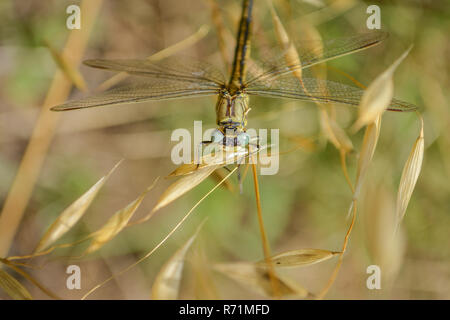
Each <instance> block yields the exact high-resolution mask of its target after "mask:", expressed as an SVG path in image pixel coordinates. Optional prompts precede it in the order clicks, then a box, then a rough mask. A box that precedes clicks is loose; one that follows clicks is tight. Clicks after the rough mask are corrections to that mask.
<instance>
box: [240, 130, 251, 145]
mask: <svg viewBox="0 0 450 320" xmlns="http://www.w3.org/2000/svg"><path fill="white" fill-rule="evenodd" d="M249 142H250V136H249V134H248V133H245V132H243V133H240V134H239V135H238V136H237V144H238V146H246V145H248V144H249Z"/></svg>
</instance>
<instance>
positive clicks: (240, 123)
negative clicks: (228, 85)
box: [216, 90, 249, 132]
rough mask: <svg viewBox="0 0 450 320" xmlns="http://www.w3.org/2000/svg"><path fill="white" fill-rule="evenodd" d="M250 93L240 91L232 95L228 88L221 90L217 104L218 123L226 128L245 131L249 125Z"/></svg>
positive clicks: (221, 127)
mask: <svg viewBox="0 0 450 320" xmlns="http://www.w3.org/2000/svg"><path fill="white" fill-rule="evenodd" d="M248 111H249V107H248V95H247V94H246V93H243V92H242V91H238V92H236V93H235V94H233V95H231V94H230V93H229V92H228V91H227V90H223V91H221V93H220V95H219V99H218V101H217V105H216V116H217V125H218V126H219V128H220V129H221V130H222V132H225V131H226V130H234V131H238V132H240V131H245V127H246V125H247V113H248Z"/></svg>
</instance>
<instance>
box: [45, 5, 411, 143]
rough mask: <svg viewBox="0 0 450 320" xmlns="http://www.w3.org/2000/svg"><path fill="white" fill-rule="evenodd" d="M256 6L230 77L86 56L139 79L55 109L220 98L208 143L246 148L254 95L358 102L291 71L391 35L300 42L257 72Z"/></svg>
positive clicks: (245, 19)
mask: <svg viewBox="0 0 450 320" xmlns="http://www.w3.org/2000/svg"><path fill="white" fill-rule="evenodd" d="M252 7H253V0H244V1H243V7H242V14H241V19H240V22H239V28H238V34H237V43H236V47H235V52H234V61H233V64H232V68H231V69H232V70H231V75H230V77H229V80H228V81H227V80H226V77H225V76H224V74H223V73H222V71H221V70H220V69H219V68H217V67H215V66H214V65H212V64H208V63H207V62H203V61H182V60H180V59H179V58H167V59H164V60H162V61H159V62H151V61H149V60H146V59H120V60H104V59H95V60H86V61H84V63H85V64H86V65H88V66H90V67H94V68H99V69H106V70H111V71H116V72H126V73H128V74H130V75H133V76H136V77H137V78H139V79H140V81H137V82H133V83H131V84H127V85H122V86H119V87H117V88H114V89H112V90H109V91H106V92H104V93H100V94H97V95H93V96H90V97H87V98H84V99H81V100H75V101H69V102H66V103H64V104H62V105H58V106H55V107H53V108H52V110H54V111H66V110H73V109H84V108H91V107H100V106H111V105H118V104H129V103H137V102H144V101H149V100H168V99H176V98H187V97H200V96H217V103H216V107H215V111H216V122H217V129H216V130H214V132H213V133H212V135H211V141H209V142H212V143H216V144H221V145H223V146H246V145H248V144H249V141H250V139H251V138H250V136H249V134H248V133H247V132H246V131H247V117H248V113H249V111H250V107H249V97H250V96H262V97H269V98H288V99H294V100H304V101H315V102H321V103H341V104H345V105H351V106H358V105H359V102H360V100H361V97H362V95H363V93H364V90H362V89H360V88H357V87H353V86H349V85H345V84H342V83H339V82H333V81H330V80H324V79H318V78H314V77H307V76H303V77H302V81H299V79H298V78H296V77H294V76H293V75H292V73H293V72H294V71H296V70H299V69H301V70H302V72H303V70H307V69H308V68H310V67H311V66H314V65H316V64H319V63H322V62H325V61H328V60H331V59H335V58H337V57H341V56H344V55H348V54H351V53H354V52H357V51H361V50H364V49H367V48H369V47H372V46H375V45H377V44H379V43H380V42H381V41H383V40H384V39H385V38H386V37H387V33H385V32H382V31H377V32H370V33H364V34H358V35H355V36H351V37H347V38H341V39H340V38H339V39H330V40H327V41H323V42H320V46H319V45H318V46H317V47H316V48H314V47H312V46H311V45H310V44H309V45H307V46H306V45H305V46H301V45H299V46H297V50H298V53H299V57H300V59H299V62H298V63H296V64H289V62H287V61H286V60H285V59H284V58H283V57H279V58H275V59H274V60H273V61H270V62H269V63H266V64H264V66H263V67H262V68H259V69H258V70H257V72H250V71H249V67H248V66H249V59H250V38H251V26H252ZM319 47H320V48H319ZM250 69H251V68H250ZM304 74H305V75H307V74H308V73H304ZM416 108H417V107H416V106H414V105H413V104H410V103H407V102H403V101H400V100H397V99H393V100H392V102H391V103H390V105H389V106H388V109H387V110H390V111H413V110H416Z"/></svg>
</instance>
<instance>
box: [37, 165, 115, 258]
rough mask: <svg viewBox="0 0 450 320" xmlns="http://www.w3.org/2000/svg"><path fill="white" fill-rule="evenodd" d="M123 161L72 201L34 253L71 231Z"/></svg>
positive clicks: (46, 233)
mask: <svg viewBox="0 0 450 320" xmlns="http://www.w3.org/2000/svg"><path fill="white" fill-rule="evenodd" d="M121 162H122V161H120V162H119V163H117V164H116V165H115V166H114V168H112V169H111V171H110V172H109V173H108V174H107V175H106V176H104V177H102V178H101V179H100V180H99V181H98V182H97V183H96V184H94V185H93V186H92V187H91V188H90V189H89V190H88V191H86V192H85V193H84V194H83V195H82V196H81V197H80V198H78V200H76V201H75V202H74V203H72V204H71V205H70V206H69V207H68V208H66V209H65V210H64V211H63V212H62V213H61V214H60V215H59V217H58V218H57V219H56V220H55V221H54V222H53V223H52V225H51V226H50V227H49V228H48V230H47V231H46V232H45V234H44V236H43V237H42V238H41V240H40V241H39V244H38V245H37V247H36V250H35V251H34V253H38V252H40V251H42V250H45V249H46V248H48V247H49V246H50V245H51V244H52V243H54V242H55V241H56V240H58V239H59V238H60V237H61V236H63V235H64V234H65V233H66V232H67V231H69V230H70V229H71V228H72V227H73V226H74V225H75V224H76V223H77V222H78V220H80V218H81V217H82V216H83V215H84V213H85V212H86V210H87V209H88V208H89V206H90V204H91V203H92V201H93V200H94V199H95V197H96V196H97V194H98V192H99V191H100V189H101V188H102V187H103V185H104V184H105V182H106V180H107V179H108V178H109V176H110V175H111V174H112V173H113V172H114V170H115V169H116V168H117V167H118V166H119V164H120V163H121Z"/></svg>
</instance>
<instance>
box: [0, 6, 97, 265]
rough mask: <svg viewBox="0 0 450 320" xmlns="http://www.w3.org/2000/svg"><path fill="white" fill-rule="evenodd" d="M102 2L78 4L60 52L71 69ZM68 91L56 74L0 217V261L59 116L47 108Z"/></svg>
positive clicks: (60, 74)
mask: <svg viewBox="0 0 450 320" xmlns="http://www.w3.org/2000/svg"><path fill="white" fill-rule="evenodd" d="M102 1H103V0H89V1H88V0H85V1H83V2H82V3H81V12H82V13H83V14H82V19H83V20H82V24H81V30H74V31H72V32H71V33H70V35H69V38H68V40H67V43H66V45H65V47H64V51H63V56H64V57H67V61H68V62H70V63H71V64H72V65H73V66H78V64H79V63H80V62H81V59H82V56H83V53H84V51H85V48H86V45H87V42H88V38H89V34H90V33H91V30H92V26H93V24H94V21H95V18H96V16H97V14H98V12H99V9H100V6H101V4H102ZM71 88H72V83H71V81H70V80H69V79H68V78H67V77H66V75H65V74H64V72H63V71H61V70H57V71H56V73H55V75H54V77H53V81H52V83H51V85H50V88H49V90H48V92H47V96H46V97H45V100H44V103H43V105H42V108H41V112H40V114H39V117H38V119H37V122H36V125H35V127H34V130H33V133H32V136H31V138H30V141H29V143H28V146H27V148H26V150H25V154H24V156H23V159H22V161H21V163H20V166H19V170H18V172H17V175H16V177H15V179H14V182H13V184H12V187H11V189H10V191H9V193H8V196H7V198H6V201H5V203H4V206H3V210H2V212H1V215H0V235H1V239H0V257H4V256H7V254H8V252H9V248H10V247H11V243H12V241H13V239H14V236H15V234H16V231H17V228H18V227H19V224H20V221H21V220H22V216H23V214H24V212H25V209H26V207H27V204H28V202H29V200H30V197H31V194H32V192H33V189H34V186H35V184H36V181H37V179H38V177H39V173H40V171H41V168H42V165H43V162H44V159H45V155H46V153H47V150H48V148H49V146H50V143H51V141H52V138H53V135H54V132H55V129H56V126H57V124H58V120H59V117H60V114H58V113H54V112H51V111H50V110H49V108H50V107H52V106H54V105H57V104H58V103H63V102H64V101H65V100H66V99H67V97H68V96H69V93H70V90H71Z"/></svg>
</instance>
